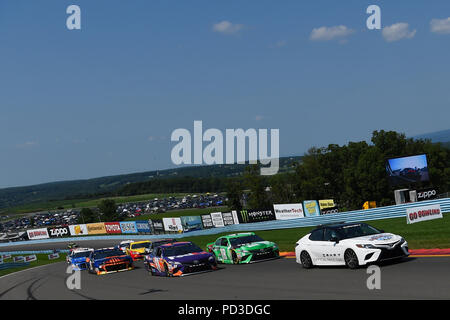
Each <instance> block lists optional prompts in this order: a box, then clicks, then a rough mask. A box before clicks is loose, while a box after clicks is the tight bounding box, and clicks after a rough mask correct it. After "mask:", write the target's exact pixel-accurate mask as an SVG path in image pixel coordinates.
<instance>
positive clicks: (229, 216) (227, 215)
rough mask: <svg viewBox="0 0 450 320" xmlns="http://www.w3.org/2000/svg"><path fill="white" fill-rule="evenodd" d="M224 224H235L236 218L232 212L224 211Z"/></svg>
mask: <svg viewBox="0 0 450 320" xmlns="http://www.w3.org/2000/svg"><path fill="white" fill-rule="evenodd" d="M222 219H223V224H224V225H226V226H230V225H232V224H234V218H233V213H232V212H222Z"/></svg>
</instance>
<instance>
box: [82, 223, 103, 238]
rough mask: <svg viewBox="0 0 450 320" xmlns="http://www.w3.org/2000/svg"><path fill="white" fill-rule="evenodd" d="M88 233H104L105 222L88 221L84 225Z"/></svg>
mask: <svg viewBox="0 0 450 320" xmlns="http://www.w3.org/2000/svg"><path fill="white" fill-rule="evenodd" d="M86 228H87V231H88V234H89V235H91V234H105V233H106V228H105V224H104V223H103V222H99V223H88V224H87V225H86Z"/></svg>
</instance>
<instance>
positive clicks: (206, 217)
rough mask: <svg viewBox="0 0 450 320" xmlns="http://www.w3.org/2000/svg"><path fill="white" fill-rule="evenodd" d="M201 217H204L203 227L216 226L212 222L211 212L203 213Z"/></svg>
mask: <svg viewBox="0 0 450 320" xmlns="http://www.w3.org/2000/svg"><path fill="white" fill-rule="evenodd" d="M201 218H202V224H203V229H211V228H214V224H213V222H212V219H211V215H210V214H202V215H201Z"/></svg>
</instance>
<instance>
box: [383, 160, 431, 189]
mask: <svg viewBox="0 0 450 320" xmlns="http://www.w3.org/2000/svg"><path fill="white" fill-rule="evenodd" d="M386 171H387V173H388V175H389V183H390V184H391V185H392V186H396V185H407V184H411V183H417V182H423V181H429V180H430V177H429V175H428V164H427V155H426V154H421V155H415V156H409V157H402V158H394V159H388V160H387V162H386Z"/></svg>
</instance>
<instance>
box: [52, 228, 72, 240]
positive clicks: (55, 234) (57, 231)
mask: <svg viewBox="0 0 450 320" xmlns="http://www.w3.org/2000/svg"><path fill="white" fill-rule="evenodd" d="M47 230H48V235H49V236H50V238H60V237H65V236H69V235H70V230H69V227H52V228H47Z"/></svg>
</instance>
